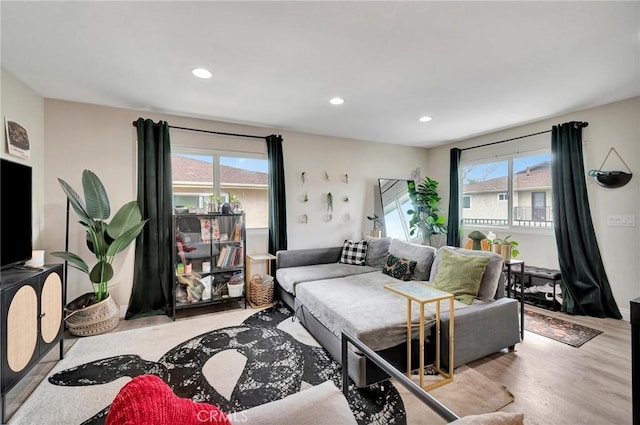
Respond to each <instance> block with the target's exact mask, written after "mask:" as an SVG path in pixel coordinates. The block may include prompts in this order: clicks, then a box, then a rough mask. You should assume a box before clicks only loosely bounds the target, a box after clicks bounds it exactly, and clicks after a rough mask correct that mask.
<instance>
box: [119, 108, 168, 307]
mask: <svg viewBox="0 0 640 425" xmlns="http://www.w3.org/2000/svg"><path fill="white" fill-rule="evenodd" d="M136 127H137V129H138V204H139V205H140V210H141V211H142V217H143V218H147V219H149V221H148V222H147V224H146V226H144V230H143V231H142V233H141V234H140V236H138V239H137V240H136V257H135V263H134V272H133V289H132V291H131V298H130V299H129V307H128V309H127V314H126V316H125V318H126V319H133V318H137V317H144V316H151V315H155V314H171V313H172V311H171V309H172V305H173V302H172V300H173V298H172V297H173V295H172V287H173V276H172V273H171V271H172V264H171V261H172V248H173V242H172V241H173V238H172V234H171V216H172V201H171V196H172V192H171V186H172V178H171V143H170V142H169V124H168V123H167V122H165V121H160V122H159V123H158V124H155V123H154V122H153V121H151V120H143V119H142V118H138V121H137V122H136Z"/></svg>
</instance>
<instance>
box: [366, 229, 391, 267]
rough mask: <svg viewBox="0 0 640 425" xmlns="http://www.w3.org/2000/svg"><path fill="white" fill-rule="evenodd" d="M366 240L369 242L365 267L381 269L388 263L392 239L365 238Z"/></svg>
mask: <svg viewBox="0 0 640 425" xmlns="http://www.w3.org/2000/svg"><path fill="white" fill-rule="evenodd" d="M364 240H365V241H367V258H366V260H365V265H367V266H369V267H375V268H378V269H381V268H382V267H384V264H385V262H386V261H387V254H388V253H389V244H390V243H391V238H374V237H373V236H365V237H364Z"/></svg>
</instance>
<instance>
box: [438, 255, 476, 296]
mask: <svg viewBox="0 0 640 425" xmlns="http://www.w3.org/2000/svg"><path fill="white" fill-rule="evenodd" d="M487 264H489V258H487V257H474V256H470V255H461V254H457V253H455V252H453V251H449V250H444V251H442V259H441V260H440V267H439V269H438V273H437V274H436V277H435V279H434V280H433V282H432V285H433V287H434V288H436V289H440V290H441V291H445V292H449V293H450V294H453V295H454V298H455V299H457V300H459V301H462V302H463V303H465V304H471V303H472V302H473V299H474V298H475V297H476V296H477V295H478V288H480V282H481V281H482V276H483V275H484V271H485V270H486V268H487Z"/></svg>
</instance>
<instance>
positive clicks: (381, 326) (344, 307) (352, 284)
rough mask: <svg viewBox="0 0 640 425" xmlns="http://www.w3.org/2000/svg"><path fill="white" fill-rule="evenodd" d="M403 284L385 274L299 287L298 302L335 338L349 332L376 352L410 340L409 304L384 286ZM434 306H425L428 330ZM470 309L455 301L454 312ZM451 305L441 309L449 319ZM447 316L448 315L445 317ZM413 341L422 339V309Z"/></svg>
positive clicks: (415, 317)
mask: <svg viewBox="0 0 640 425" xmlns="http://www.w3.org/2000/svg"><path fill="white" fill-rule="evenodd" d="M399 282H400V281H399V280H397V279H394V278H393V277H391V276H388V275H386V274H383V273H382V272H379V271H378V272H373V273H364V274H359V275H354V276H347V277H341V278H337V279H325V280H318V281H311V282H304V283H300V284H298V285H297V287H296V296H297V298H298V300H299V301H300V302H301V303H302V304H304V306H305V307H306V308H307V309H308V310H309V311H310V312H311V314H313V316H314V317H315V318H317V319H318V320H319V321H320V322H321V323H322V324H323V325H324V326H325V327H326V328H327V329H329V330H330V331H331V332H332V333H333V334H334V335H336V336H337V337H340V335H341V333H342V330H343V329H344V330H347V331H349V332H350V333H351V334H352V335H354V336H356V337H357V338H358V339H360V340H361V341H362V342H363V343H365V344H366V345H367V346H368V347H370V348H371V349H373V350H374V351H379V350H384V349H386V348H390V347H393V346H396V345H398V344H401V343H403V342H405V341H406V340H407V300H406V298H404V297H402V296H401V295H398V294H395V293H393V292H391V291H389V290H387V289H384V285H389V284H394V283H399ZM435 306H436V305H435V303H429V304H426V305H425V313H424V315H425V330H426V335H429V328H430V327H431V326H432V325H433V324H434V323H435ZM465 307H468V306H467V305H466V304H463V303H460V302H458V301H455V304H454V309H459V308H465ZM447 310H448V305H443V306H442V310H441V311H442V312H443V314H447V315H448V312H447ZM445 312H447V313H445ZM412 323H413V331H412V332H413V333H412V335H413V338H417V337H418V335H419V329H418V328H419V323H420V309H419V306H418V305H417V304H416V303H414V304H413V308H412Z"/></svg>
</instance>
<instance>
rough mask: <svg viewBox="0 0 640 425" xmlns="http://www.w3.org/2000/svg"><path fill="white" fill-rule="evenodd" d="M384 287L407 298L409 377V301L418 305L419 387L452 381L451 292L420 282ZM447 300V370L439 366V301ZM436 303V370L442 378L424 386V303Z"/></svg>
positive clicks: (408, 367) (408, 361) (409, 360)
mask: <svg viewBox="0 0 640 425" xmlns="http://www.w3.org/2000/svg"><path fill="white" fill-rule="evenodd" d="M384 288H385V289H388V290H389V291H392V292H395V293H396V294H399V295H402V296H403V297H405V298H406V299H407V376H408V377H409V379H411V334H412V332H411V331H412V326H411V325H412V320H411V303H412V302H413V301H415V302H416V303H418V305H420V337H419V338H420V339H419V341H418V343H419V344H420V350H419V352H420V372H419V373H420V388H422V389H424V390H425V391H429V390H432V389H434V388H437V387H440V386H442V385H444V384H448V383H449V382H451V381H453V328H454V326H453V294H450V293H448V292H444V291H440V290H438V289H435V288H432V287H430V286H427V285H425V284H422V283H417V282H411V281H410V282H402V283H394V284H391V285H385V286H384ZM446 300H448V301H449V371H448V372H447V371H444V370H442V368H441V367H440V301H446ZM432 302H435V303H436V335H435V339H436V365H435V369H436V371H437V372H438V373H439V374H440V375H441V376H442V377H443V378H444V379H442V380H440V381H438V382H434V383H432V384H430V385H428V386H426V387H425V385H424V321H425V320H424V305H425V304H427V303H432Z"/></svg>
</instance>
